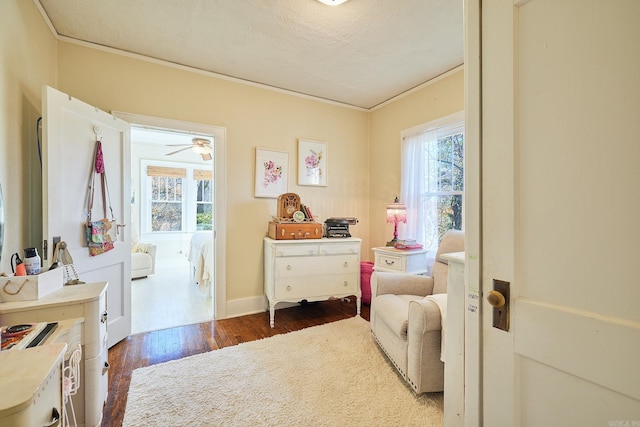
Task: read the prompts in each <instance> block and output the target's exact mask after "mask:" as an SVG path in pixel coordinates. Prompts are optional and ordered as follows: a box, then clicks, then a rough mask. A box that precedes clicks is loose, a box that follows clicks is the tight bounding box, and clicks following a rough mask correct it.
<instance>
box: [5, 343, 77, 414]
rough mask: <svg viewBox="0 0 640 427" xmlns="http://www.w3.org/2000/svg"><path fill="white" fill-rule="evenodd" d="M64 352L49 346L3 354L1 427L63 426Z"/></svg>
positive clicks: (59, 345) (59, 346)
mask: <svg viewBox="0 0 640 427" xmlns="http://www.w3.org/2000/svg"><path fill="white" fill-rule="evenodd" d="M65 349H66V344H48V345H42V346H39V347H33V348H28V349H25V350H14V351H3V352H1V353H0V379H2V380H1V384H2V386H1V387H0V427H31V426H48V425H56V426H57V425H60V417H61V416H62V360H63V357H64V354H65ZM56 421H57V422H56Z"/></svg>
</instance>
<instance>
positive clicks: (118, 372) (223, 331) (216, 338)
mask: <svg viewBox="0 0 640 427" xmlns="http://www.w3.org/2000/svg"><path fill="white" fill-rule="evenodd" d="M355 312H356V306H355V298H351V301H350V302H347V301H342V300H333V301H324V302H318V303H308V304H302V305H299V306H296V307H291V308H285V309H281V310H276V316H275V327H274V328H273V329H271V328H270V327H269V313H268V312H264V313H258V314H252V315H248V316H242V317H235V318H231V319H224V320H215V321H213V322H207V323H199V324H195V325H188V326H181V327H178V328H171V329H164V330H160V331H154V332H148V333H144V334H138V335H132V336H130V337H127V338H125V339H124V340H122V341H121V342H119V343H118V344H116V345H114V346H113V347H112V348H110V349H109V364H110V365H111V367H110V368H109V397H108V399H107V403H106V405H105V407H104V414H103V417H102V426H103V427H112V426H120V425H122V420H123V418H124V410H125V407H126V405H127V393H128V391H129V383H130V382H131V373H132V371H133V370H134V369H137V368H142V367H144V366H150V365H155V364H158V363H162V362H167V361H169V360H175V359H180V358H183V357H187V356H191V355H194V354H199V353H204V352H207V351H211V350H216V349H219V348H223V347H228V346H232V345H236V344H239V343H242V342H247V341H254V340H258V339H261V338H267V337H270V336H273V335H278V334H284V333H287V332H291V331H297V330H300V329H304V328H307V327H310V326H316V325H321V324H323V323H329V322H335V321H337V320H342V319H346V318H349V317H353V316H354V315H355ZM361 316H362V317H363V318H364V319H366V320H369V306H368V305H364V304H363V305H362V313H361Z"/></svg>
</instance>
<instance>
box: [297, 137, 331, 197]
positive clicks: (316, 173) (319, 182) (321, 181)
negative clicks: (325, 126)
mask: <svg viewBox="0 0 640 427" xmlns="http://www.w3.org/2000/svg"><path fill="white" fill-rule="evenodd" d="M327 164H328V153H327V144H326V143H324V142H319V141H310V140H307V139H298V185H313V186H318V187H326V186H327V178H328V172H327Z"/></svg>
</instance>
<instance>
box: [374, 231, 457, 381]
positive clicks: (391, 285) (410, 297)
mask: <svg viewBox="0 0 640 427" xmlns="http://www.w3.org/2000/svg"><path fill="white" fill-rule="evenodd" d="M461 251H464V233H463V232H462V231H458V230H449V231H447V232H446V233H445V235H444V237H443V238H442V242H441V243H440V246H439V248H438V251H437V253H436V258H435V262H434V265H433V269H432V277H429V276H418V275H410V274H406V273H388V272H375V271H374V273H373V274H372V276H371V312H370V322H371V323H370V326H371V332H372V333H373V336H374V338H375V340H376V342H377V343H378V345H379V346H380V348H381V349H382V350H383V351H384V352H385V353H386V355H387V357H388V358H389V360H390V361H391V362H392V363H393V365H394V366H395V367H396V369H397V370H398V372H400V374H401V375H402V377H403V378H404V379H405V381H407V383H408V384H409V385H410V386H411V387H412V388H413V389H414V391H415V392H416V393H424V392H435V391H442V390H443V389H444V362H443V361H442V360H441V346H442V339H441V337H442V327H443V324H445V319H446V292H447V274H448V269H449V266H448V263H447V261H446V260H445V259H443V258H441V255H443V254H446V253H451V252H461Z"/></svg>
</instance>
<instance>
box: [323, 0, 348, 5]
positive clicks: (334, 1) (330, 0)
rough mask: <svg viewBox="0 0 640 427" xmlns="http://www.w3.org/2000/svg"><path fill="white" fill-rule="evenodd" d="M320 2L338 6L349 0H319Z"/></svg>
mask: <svg viewBox="0 0 640 427" xmlns="http://www.w3.org/2000/svg"><path fill="white" fill-rule="evenodd" d="M318 1H319V2H320V3H324V4H328V5H329V6H337V5H339V4H342V3H344V2H346V1H347V0H318Z"/></svg>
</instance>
